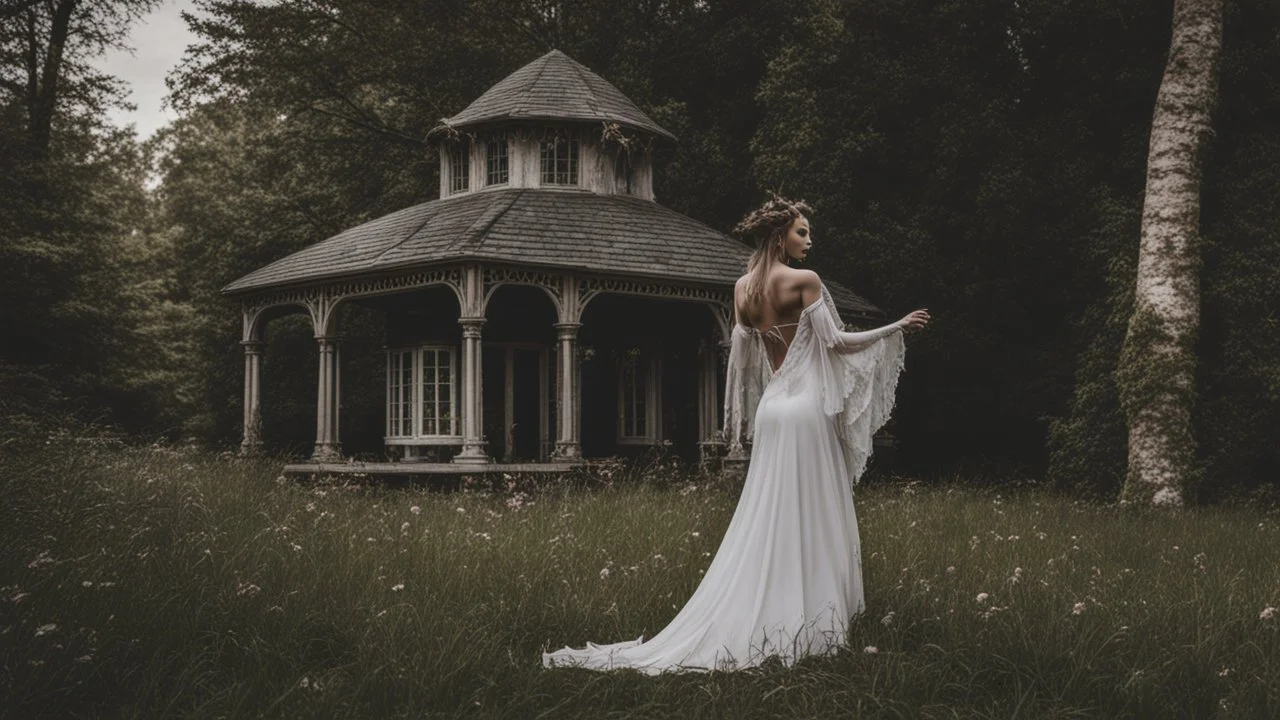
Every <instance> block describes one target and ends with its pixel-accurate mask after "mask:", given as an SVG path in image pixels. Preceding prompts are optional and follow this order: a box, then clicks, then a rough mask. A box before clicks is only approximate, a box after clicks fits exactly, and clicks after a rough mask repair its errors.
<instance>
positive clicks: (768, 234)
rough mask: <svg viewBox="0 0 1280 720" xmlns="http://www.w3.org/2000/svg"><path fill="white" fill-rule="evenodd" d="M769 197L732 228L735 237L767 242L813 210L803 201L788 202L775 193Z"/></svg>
mask: <svg viewBox="0 0 1280 720" xmlns="http://www.w3.org/2000/svg"><path fill="white" fill-rule="evenodd" d="M770 195H771V197H770V198H769V199H768V200H765V201H764V204H763V205H761V206H760V207H758V208H756V209H755V210H752V211H751V212H749V213H747V215H746V217H744V218H742V221H741V222H739V223H738V224H737V226H735V227H734V228H733V234H734V235H735V236H737V237H739V238H741V239H742V240H748V241H749V240H755V241H756V242H757V243H760V242H762V241H763V242H767V241H768V240H770V239H771V238H772V237H774V236H776V235H778V234H780V233H782V232H785V231H786V230H787V228H789V227H791V223H792V222H793V221H794V220H795V219H796V218H798V217H800V216H801V215H806V214H809V213H812V212H813V208H811V207H809V205H808V204H806V203H805V201H803V200H788V199H787V198H784V197H782V196H781V195H779V194H777V193H770Z"/></svg>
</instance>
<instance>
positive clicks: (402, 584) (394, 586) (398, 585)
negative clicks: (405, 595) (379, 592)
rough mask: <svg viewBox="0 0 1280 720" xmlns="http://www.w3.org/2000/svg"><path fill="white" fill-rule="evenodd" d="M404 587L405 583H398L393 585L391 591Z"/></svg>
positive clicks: (397, 590) (398, 590)
mask: <svg viewBox="0 0 1280 720" xmlns="http://www.w3.org/2000/svg"><path fill="white" fill-rule="evenodd" d="M403 589H404V583H396V584H395V585H392V586H391V592H400V591H401V590H403Z"/></svg>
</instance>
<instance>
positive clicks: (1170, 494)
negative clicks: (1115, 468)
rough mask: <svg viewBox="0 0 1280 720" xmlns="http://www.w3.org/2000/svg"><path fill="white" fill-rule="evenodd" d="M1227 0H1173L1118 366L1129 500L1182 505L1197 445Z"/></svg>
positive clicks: (1123, 497)
mask: <svg viewBox="0 0 1280 720" xmlns="http://www.w3.org/2000/svg"><path fill="white" fill-rule="evenodd" d="M1222 8H1223V0H1174V3H1173V37H1172V40H1171V41H1170V44H1169V60H1168V62H1167V64H1166V65H1165V71H1164V77H1163V78H1162V79H1161V81H1160V92H1159V94H1158V95H1157V97H1156V107H1155V114H1154V116H1153V117H1152V120H1151V144H1150V147H1149V149H1148V153H1147V186H1146V193H1145V196H1144V201H1143V207H1142V238H1141V243H1140V246H1139V250H1138V272H1137V285H1136V288H1135V291H1134V298H1133V314H1132V315H1131V316H1130V317H1129V327H1128V331H1127V333H1126V335H1125V340H1124V348H1123V349H1122V351H1121V354H1120V363H1119V367H1118V368H1117V372H1116V381H1117V384H1118V386H1119V390H1120V401H1121V404H1122V406H1123V408H1124V413H1125V418H1126V421H1127V423H1128V427H1129V458H1128V472H1127V474H1126V477H1125V486H1124V490H1123V492H1122V493H1121V502H1122V503H1123V502H1139V503H1149V504H1153V505H1181V504H1182V502H1183V498H1184V495H1185V493H1186V492H1187V490H1188V489H1190V488H1191V487H1193V485H1194V477H1195V474H1196V464H1197V452H1196V441H1195V435H1194V432H1193V429H1192V425H1191V412H1192V407H1193V405H1194V404H1195V397H1196V392H1195V369H1196V357H1195V341H1196V337H1197V335H1198V333H1199V329H1200V250H1199V225H1200V178H1201V165H1202V162H1201V160H1202V158H1203V155H1204V149H1205V147H1206V146H1207V144H1208V141H1209V139H1210V136H1211V135H1212V132H1213V129H1212V126H1211V117H1212V114H1213V109H1214V105H1215V103H1216V101H1217V94H1218V88H1217V85H1218V79H1217V76H1218V64H1219V58H1220V56H1221V54H1222V11H1223V10H1222Z"/></svg>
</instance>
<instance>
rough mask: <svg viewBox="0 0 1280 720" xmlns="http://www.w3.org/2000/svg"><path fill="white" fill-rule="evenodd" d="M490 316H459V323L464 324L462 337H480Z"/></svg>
mask: <svg viewBox="0 0 1280 720" xmlns="http://www.w3.org/2000/svg"><path fill="white" fill-rule="evenodd" d="M486 320H488V318H486V317H484V316H483V315H464V316H462V317H460V318H458V324H459V325H461V326H462V337H464V338H478V337H480V333H481V330H482V328H483V327H484V323H485V321H486Z"/></svg>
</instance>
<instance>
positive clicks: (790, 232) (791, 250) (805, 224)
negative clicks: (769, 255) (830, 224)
mask: <svg viewBox="0 0 1280 720" xmlns="http://www.w3.org/2000/svg"><path fill="white" fill-rule="evenodd" d="M811 245H813V235H812V232H811V231H810V229H809V218H807V217H805V216H804V215H801V216H800V217H798V218H796V219H795V220H792V221H791V225H790V226H789V227H788V228H787V234H786V236H785V237H784V238H783V241H782V248H783V250H784V251H785V252H786V256H787V258H789V259H792V260H804V259H805V256H806V255H807V254H808V252H809V247H810V246H811Z"/></svg>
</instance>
